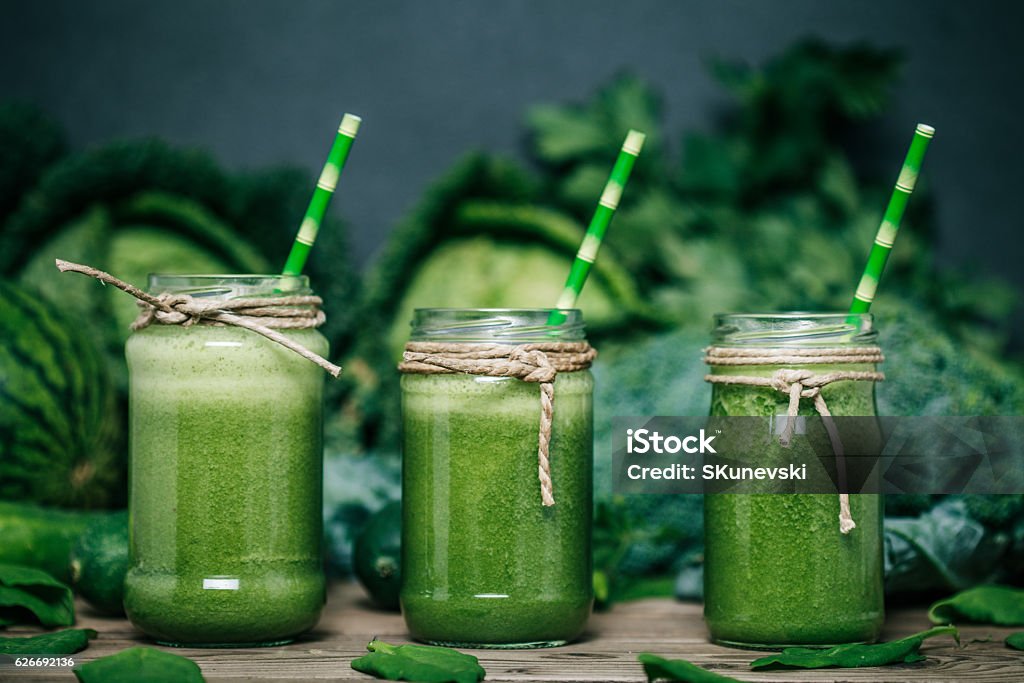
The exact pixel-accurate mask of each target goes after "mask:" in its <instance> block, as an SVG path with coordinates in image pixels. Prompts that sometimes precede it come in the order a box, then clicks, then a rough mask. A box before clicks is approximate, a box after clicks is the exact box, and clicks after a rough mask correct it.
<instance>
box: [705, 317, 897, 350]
mask: <svg viewBox="0 0 1024 683" xmlns="http://www.w3.org/2000/svg"><path fill="white" fill-rule="evenodd" d="M713 320H714V326H713V328H712V332H711V337H712V342H713V343H715V344H722V345H756V346H791V345H815V346H829V345H871V344H876V343H877V341H878V331H877V330H876V329H875V326H874V316H873V315H872V314H871V313H849V312H845V311H843V312H840V311H827V312H816V311H778V312H763V313H716V314H715V315H714V316H713Z"/></svg>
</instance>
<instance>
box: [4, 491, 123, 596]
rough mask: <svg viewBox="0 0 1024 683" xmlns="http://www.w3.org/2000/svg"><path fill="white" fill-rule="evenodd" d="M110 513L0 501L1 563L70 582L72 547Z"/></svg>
mask: <svg viewBox="0 0 1024 683" xmlns="http://www.w3.org/2000/svg"><path fill="white" fill-rule="evenodd" d="M109 514H110V513H109V512H75V511H71V510H57V509H54V508H45V507H42V506H40V505H32V504H29V503H5V502H0V539H2V542H0V564H19V565H24V566H26V567H34V568H36V569H41V570H43V571H45V572H46V573H47V574H50V575H51V576H52V577H53V578H55V579H57V580H58V581H62V582H64V583H69V582H70V580H71V547H72V546H73V545H74V544H75V543H76V542H77V541H78V537H79V536H81V535H82V532H83V531H85V529H86V527H87V526H89V524H90V523H92V522H93V520H96V519H100V518H102V517H106V516H108V515H109Z"/></svg>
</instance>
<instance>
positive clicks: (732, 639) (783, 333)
mask: <svg viewBox="0 0 1024 683" xmlns="http://www.w3.org/2000/svg"><path fill="white" fill-rule="evenodd" d="M876 336H877V335H876V332H875V331H874V329H873V328H872V318H871V315H869V314H861V315H856V316H852V317H851V315H850V314H848V313H841V314H815V313H780V314H764V315H760V314H748V315H731V314H727V315H718V316H716V317H715V329H714V332H713V338H712V341H713V345H715V346H719V347H735V348H745V349H762V348H763V349H766V350H769V351H782V352H785V351H786V350H793V349H797V348H799V349H805V348H815V347H819V348H841V347H846V348H853V347H873V346H877V344H876ZM781 367H782V366H779V365H756V366H749V365H747V366H713V367H712V368H711V373H712V374H715V375H722V374H734V375H747V376H764V377H768V376H771V375H772V374H773V373H774V372H775V371H776V370H778V369H780V368H781ZM785 367H787V368H794V369H807V370H811V371H813V372H815V373H825V372H834V371H843V370H846V371H869V372H870V371H873V370H874V369H875V367H874V365H872V364H864V363H859V364H856V363H842V364H828V365H825V364H803V365H786V366H785ZM821 396H822V398H824V400H825V402H826V404H827V405H828V408H829V411H830V412H831V413H832V414H833V415H835V416H873V415H875V393H874V382H871V381H851V380H844V381H836V382H833V383H831V384H827V385H825V386H824V387H822V389H821ZM788 406H789V396H788V394H785V393H783V392H780V391H777V390H776V389H773V388H768V387H759V386H744V385H742V384H719V383H715V384H712V395H711V415H712V416H736V415H752V416H759V417H774V416H785V415H786V414H787V410H788ZM799 414H800V415H807V416H814V419H819V418H818V417H817V415H818V414H817V412H816V411H815V409H814V406H813V402H812V401H811V400H809V399H804V400H802V401H800V412H799ZM781 448H782V446H780V445H778V442H777V441H775V442H774V445H773V446H769V447H768V449H767V452H766V453H765V454H764V455H765V458H766V459H769V458H771V457H773V454H772V453H771V451H772V450H775V449H781ZM850 509H851V513H852V517H853V520H854V521H855V522H856V525H857V526H856V528H854V529H853V530H852V531H850V532H849V533H848V534H843V533H841V532H840V529H839V525H838V514H839V496H838V495H834V494H832V495H827V494H788V493H772V494H722V493H709V494H706V495H705V497H704V538H705V568H704V618H705V620H706V621H707V625H708V629H709V630H710V632H711V639H712V640H713V641H714V642H717V643H720V644H723V645H734V646H739V647H748V648H776V647H783V646H798V645H803V646H810V647H821V646H827V645H836V644H840V643H852V642H870V641H874V640H875V639H877V637H878V634H879V631H880V629H881V626H882V621H883V618H884V608H883V587H882V578H883V577H882V559H883V556H882V497H881V496H878V495H867V494H856V495H850Z"/></svg>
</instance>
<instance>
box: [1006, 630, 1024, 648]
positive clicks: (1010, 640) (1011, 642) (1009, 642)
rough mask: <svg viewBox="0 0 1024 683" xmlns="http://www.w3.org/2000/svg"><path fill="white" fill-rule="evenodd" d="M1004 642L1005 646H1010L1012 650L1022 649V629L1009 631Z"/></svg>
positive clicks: (1023, 643) (1023, 632) (1023, 644)
mask: <svg viewBox="0 0 1024 683" xmlns="http://www.w3.org/2000/svg"><path fill="white" fill-rule="evenodd" d="M1005 642H1006V647H1012V648H1013V649H1014V650H1024V631H1018V632H1017V633H1011V634H1010V635H1008V636H1006V641H1005Z"/></svg>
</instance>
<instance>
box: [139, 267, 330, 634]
mask: <svg viewBox="0 0 1024 683" xmlns="http://www.w3.org/2000/svg"><path fill="white" fill-rule="evenodd" d="M149 291H150V292H151V293H153V294H161V293H165V292H166V293H176V294H189V295H191V296H193V297H196V298H199V299H202V300H203V301H208V300H211V299H221V300H227V299H231V298H236V297H258V296H271V295H273V294H275V293H276V292H282V291H287V292H288V293H289V294H296V295H300V294H301V295H306V294H310V293H311V292H310V290H309V282H308V280H307V278H305V277H303V276H280V275H152V276H150V280H149ZM279 331H281V332H283V333H284V334H286V335H287V336H289V337H290V338H292V339H293V340H294V341H296V342H298V343H300V344H302V345H304V346H306V347H307V348H309V349H310V350H311V351H313V352H315V353H318V354H320V355H326V354H327V350H328V345H327V340H326V339H325V338H324V337H323V335H321V334H320V333H319V332H317V331H316V330H315V329H300V330H279ZM126 355H127V358H128V369H129V373H130V439H131V471H130V486H129V498H130V502H129V507H130V518H131V567H130V569H129V571H128V576H127V579H126V581H125V610H126V612H127V613H128V618H129V619H130V620H131V622H132V623H133V624H135V625H136V626H137V627H139V628H140V629H142V630H143V631H144V632H146V633H147V634H148V635H149V636H151V637H153V638H155V639H156V640H157V641H158V642H161V643H164V644H170V645H188V646H193V647H194V646H206V647H216V646H220V645H224V646H238V645H274V644H280V643H284V642H288V641H289V640H291V639H292V638H293V637H294V636H296V635H298V634H300V633H302V632H303V631H306V630H307V629H309V628H311V627H312V626H313V625H315V624H316V622H317V620H318V619H319V616H320V610H321V608H322V607H323V604H324V598H325V581H324V574H323V566H322V559H321V542H322V532H321V528H322V524H323V522H322V514H323V513H322V509H321V508H322V502H321V500H322V479H323V476H322V473H323V444H322V441H323V437H322V432H323V405H322V398H323V385H324V375H323V370H321V369H320V368H319V367H318V366H317V365H315V364H313V363H311V362H310V361H308V360H306V359H304V358H302V357H301V356H299V355H298V354H297V353H295V352H293V351H291V350H289V349H286V348H285V347H283V346H281V345H279V344H276V343H274V342H272V341H270V340H269V339H266V338H264V337H262V336H260V335H259V334H257V333H255V332H252V331H250V330H246V329H242V328H239V327H228V326H217V325H203V324H197V325H192V326H190V327H184V326H181V325H160V324H153V325H150V326H148V327H146V328H144V329H141V330H139V331H137V332H135V333H134V334H132V336H131V337H130V338H129V339H128V343H127V345H126Z"/></svg>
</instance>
